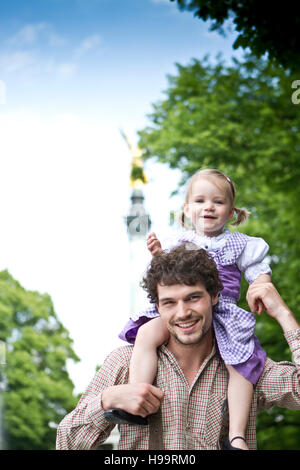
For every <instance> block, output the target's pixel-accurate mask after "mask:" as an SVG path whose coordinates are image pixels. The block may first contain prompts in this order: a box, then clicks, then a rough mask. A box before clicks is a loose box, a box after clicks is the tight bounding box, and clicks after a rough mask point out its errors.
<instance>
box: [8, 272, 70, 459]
mask: <svg viewBox="0 0 300 470" xmlns="http://www.w3.org/2000/svg"><path fill="white" fill-rule="evenodd" d="M0 340H2V341H3V342H4V344H5V346H6V354H5V356H6V357H5V362H6V364H5V365H2V367H1V377H0V378H1V382H2V388H3V384H4V385H5V391H4V393H3V398H4V399H3V402H4V413H3V414H4V430H5V448H8V449H17V450H28V449H35V450H37V449H43V450H45V449H54V448H55V438H56V426H57V424H58V423H59V422H60V421H61V419H62V418H63V416H64V415H65V414H66V413H67V412H69V411H71V410H72V409H73V408H74V407H75V406H76V401H77V399H76V398H75V397H74V396H73V388H74V386H73V383H72V381H71V380H70V378H69V375H68V372H67V369H66V361H67V359H72V360H74V361H78V360H79V359H78V357H77V356H76V355H75V353H74V351H73V349H72V340H71V339H70V338H69V334H68V331H67V330H66V329H65V328H64V327H63V325H62V324H61V323H60V321H59V320H58V318H57V315H56V313H55V311H54V308H53V304H52V301H51V298H50V296H49V295H48V294H40V293H38V292H32V291H27V290H25V289H24V288H23V287H22V286H21V285H20V284H19V282H18V281H16V280H15V279H14V278H13V277H12V276H11V275H10V274H9V273H8V272H7V271H2V272H0Z"/></svg>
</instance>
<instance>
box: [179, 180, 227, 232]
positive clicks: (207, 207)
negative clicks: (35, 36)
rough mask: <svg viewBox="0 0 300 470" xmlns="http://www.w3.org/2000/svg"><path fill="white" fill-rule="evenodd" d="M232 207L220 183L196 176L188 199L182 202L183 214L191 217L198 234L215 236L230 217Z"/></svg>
mask: <svg viewBox="0 0 300 470" xmlns="http://www.w3.org/2000/svg"><path fill="white" fill-rule="evenodd" d="M233 213H234V208H233V206H232V202H231V201H230V198H229V197H228V195H227V193H226V191H225V189H222V185H220V186H219V185H218V186H217V185H216V184H215V183H214V181H213V180H209V179H207V178H201V177H199V178H197V179H196V180H195V181H194V182H193V184H192V188H191V193H190V197H189V201H188V202H187V203H185V204H184V214H185V215H186V216H187V217H188V218H189V219H191V221H192V223H193V225H194V227H195V230H196V232H197V233H198V235H206V236H208V237H216V236H218V235H220V233H222V231H223V228H224V225H225V224H226V222H227V221H228V220H230V219H232V217H233Z"/></svg>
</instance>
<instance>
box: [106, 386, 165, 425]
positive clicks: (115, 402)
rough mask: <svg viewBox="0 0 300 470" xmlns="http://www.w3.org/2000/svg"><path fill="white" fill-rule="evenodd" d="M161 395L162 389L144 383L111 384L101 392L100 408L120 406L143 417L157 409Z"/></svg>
mask: <svg viewBox="0 0 300 470" xmlns="http://www.w3.org/2000/svg"><path fill="white" fill-rule="evenodd" d="M163 397H164V392H163V391H162V390H160V389H159V388H157V387H154V385H150V384H146V383H139V384H124V385H113V386H112V387H108V388H106V389H105V390H104V392H103V393H102V408H103V409H104V410H109V409H110V408H121V409H122V410H124V411H127V412H128V413H132V414H134V415H139V416H142V417H143V418H145V417H146V416H148V415H149V414H153V413H156V412H157V411H158V409H159V408H160V405H161V402H162V400H163Z"/></svg>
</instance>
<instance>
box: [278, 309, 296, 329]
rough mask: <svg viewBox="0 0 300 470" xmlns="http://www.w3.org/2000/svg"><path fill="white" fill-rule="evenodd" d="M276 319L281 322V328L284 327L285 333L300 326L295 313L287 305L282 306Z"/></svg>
mask: <svg viewBox="0 0 300 470" xmlns="http://www.w3.org/2000/svg"><path fill="white" fill-rule="evenodd" d="M276 319H277V321H278V323H279V324H280V326H281V328H282V329H283V332H284V333H287V332H288V331H293V330H297V329H298V328H300V325H299V323H298V322H297V320H296V318H295V317H294V315H293V313H292V312H291V310H290V309H289V308H287V307H285V308H284V307H282V308H280V311H279V314H278V315H277V317H276Z"/></svg>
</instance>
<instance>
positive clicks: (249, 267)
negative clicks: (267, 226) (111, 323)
mask: <svg viewBox="0 0 300 470" xmlns="http://www.w3.org/2000/svg"><path fill="white" fill-rule="evenodd" d="M268 251H269V245H268V244H267V243H266V242H265V240H264V239H263V238H257V237H249V240H248V242H247V245H246V246H245V248H244V250H243V252H242V254H241V255H240V256H239V258H238V259H237V261H236V263H237V266H238V268H239V269H240V270H241V271H242V272H243V273H244V276H245V279H246V281H247V282H248V283H249V284H251V283H252V282H253V281H255V279H257V278H258V276H260V275H261V274H269V275H271V274H272V270H271V268H270V266H269V259H268V257H267V253H268Z"/></svg>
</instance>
